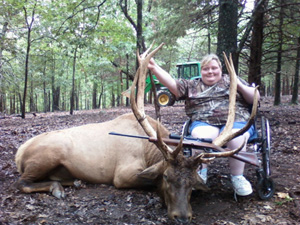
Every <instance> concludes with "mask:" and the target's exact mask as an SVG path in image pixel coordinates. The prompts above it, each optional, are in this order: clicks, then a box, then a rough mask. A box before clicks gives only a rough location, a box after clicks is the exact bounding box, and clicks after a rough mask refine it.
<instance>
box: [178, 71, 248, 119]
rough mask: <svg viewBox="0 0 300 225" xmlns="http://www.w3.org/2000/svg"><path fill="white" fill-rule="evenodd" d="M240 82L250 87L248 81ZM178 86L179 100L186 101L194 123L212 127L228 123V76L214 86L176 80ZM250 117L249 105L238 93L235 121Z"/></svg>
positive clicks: (186, 107)
mask: <svg viewBox="0 0 300 225" xmlns="http://www.w3.org/2000/svg"><path fill="white" fill-rule="evenodd" d="M239 79H240V78H239ZM240 80H241V82H242V83H243V84H246V85H248V84H247V82H246V81H244V80H242V79H240ZM176 84H177V88H178V93H179V97H178V99H177V100H185V111H186V114H187V115H188V117H190V118H191V119H192V121H195V120H200V121H202V122H206V123H209V124H212V125H223V124H225V123H226V121H227V116H228V106H229V86H230V78H229V76H228V75H223V76H222V79H221V80H220V81H219V82H218V83H216V84H214V85H213V86H207V85H205V84H204V83H203V82H202V79H196V80H185V79H179V80H176ZM249 117H250V113H249V105H248V104H247V103H246V101H245V100H244V99H243V97H242V95H241V94H239V93H237V96H236V113H235V121H247V120H248V119H249Z"/></svg>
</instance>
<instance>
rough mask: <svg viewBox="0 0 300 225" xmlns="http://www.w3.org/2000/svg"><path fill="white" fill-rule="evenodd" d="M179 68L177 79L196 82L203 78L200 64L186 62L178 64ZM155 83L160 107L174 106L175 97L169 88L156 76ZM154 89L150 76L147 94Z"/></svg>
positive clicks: (147, 81) (147, 83) (147, 80)
mask: <svg viewBox="0 0 300 225" xmlns="http://www.w3.org/2000/svg"><path fill="white" fill-rule="evenodd" d="M176 67H177V76H176V77H175V78H176V79H180V78H182V79H188V80H194V79H197V78H200V77H201V74H200V62H186V63H178V64H177V65H176ZM153 78H154V83H155V87H156V94H157V100H158V105H159V106H162V107H164V106H172V105H174V103H175V96H174V95H173V94H172V93H171V92H170V91H169V89H168V88H167V87H165V86H164V85H162V84H161V83H160V82H159V80H157V78H156V77H155V76H153ZM151 88H152V85H151V79H150V77H149V76H148V77H147V79H146V88H145V93H147V92H149V91H150V90H151Z"/></svg>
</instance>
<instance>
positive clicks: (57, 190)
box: [50, 182, 66, 199]
mask: <svg viewBox="0 0 300 225" xmlns="http://www.w3.org/2000/svg"><path fill="white" fill-rule="evenodd" d="M50 192H51V193H52V195H53V196H55V197H56V198H58V199H62V198H65V197H66V195H65V191H64V189H63V187H62V186H61V184H60V183H58V182H53V183H52V184H51V187H50Z"/></svg>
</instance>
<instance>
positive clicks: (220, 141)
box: [213, 52, 237, 146]
mask: <svg viewBox="0 0 300 225" xmlns="http://www.w3.org/2000/svg"><path fill="white" fill-rule="evenodd" d="M223 55H224V60H225V64H226V68H227V70H228V73H229V75H230V89H229V109H228V119H227V122H226V125H225V128H224V130H223V131H222V132H221V134H220V135H219V136H218V137H217V138H216V139H215V140H214V142H213V143H214V144H215V145H218V146H223V145H224V144H225V143H226V142H227V141H229V140H228V135H229V134H230V133H231V132H232V131H231V130H232V127H233V123H234V118H235V102H236V92H237V77H236V73H235V70H234V65H233V62H232V57H231V54H230V56H229V58H230V62H229V61H228V59H227V56H226V54H225V53H224V52H223Z"/></svg>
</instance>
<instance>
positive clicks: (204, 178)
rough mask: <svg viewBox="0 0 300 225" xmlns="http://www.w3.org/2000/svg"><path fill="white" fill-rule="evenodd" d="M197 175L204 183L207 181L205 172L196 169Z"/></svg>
mask: <svg viewBox="0 0 300 225" xmlns="http://www.w3.org/2000/svg"><path fill="white" fill-rule="evenodd" d="M197 173H198V175H199V177H200V178H201V179H202V180H203V182H204V184H206V182H207V172H206V173H201V170H198V171H197Z"/></svg>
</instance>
